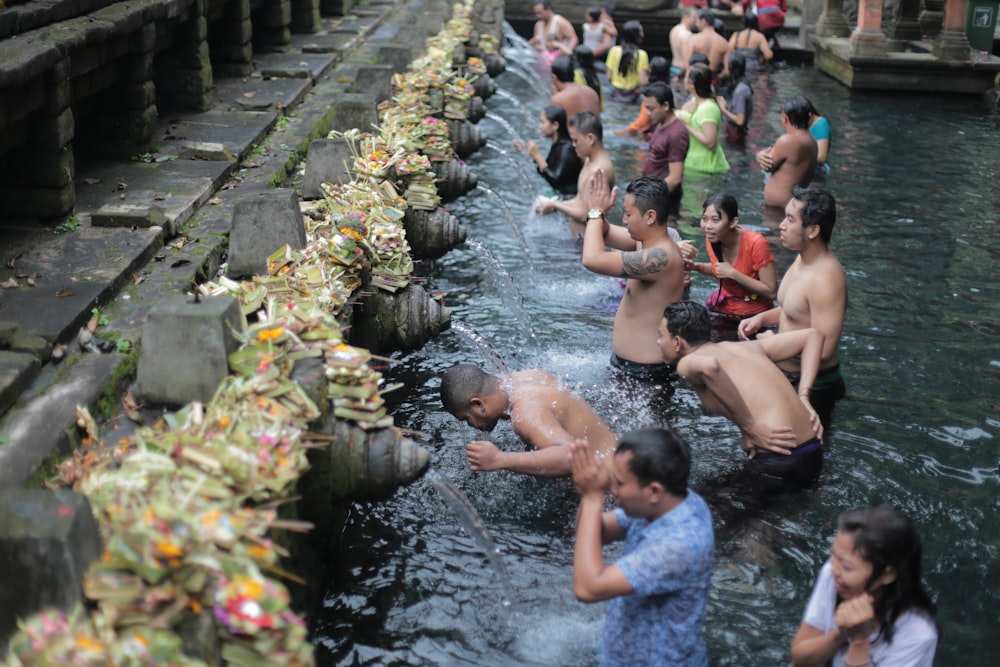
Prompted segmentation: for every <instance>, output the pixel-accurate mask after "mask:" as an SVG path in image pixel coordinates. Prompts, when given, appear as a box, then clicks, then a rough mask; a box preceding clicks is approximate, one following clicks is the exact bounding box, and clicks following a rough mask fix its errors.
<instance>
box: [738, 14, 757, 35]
mask: <svg viewBox="0 0 1000 667" xmlns="http://www.w3.org/2000/svg"><path fill="white" fill-rule="evenodd" d="M740 27H741V28H743V30H747V29H750V30H757V31H759V30H760V21H758V20H757V15H756V14H754V13H753V12H747V13H746V14H744V15H743V18H742V19H740Z"/></svg>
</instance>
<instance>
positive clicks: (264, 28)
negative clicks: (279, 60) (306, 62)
mask: <svg viewBox="0 0 1000 667" xmlns="http://www.w3.org/2000/svg"><path fill="white" fill-rule="evenodd" d="M251 16H252V19H253V46H254V49H256V50H257V51H260V52H262V53H284V52H286V51H288V47H289V45H290V44H291V43H292V30H291V25H292V3H291V0H262V2H261V4H260V6H259V7H258V8H257V10H256V11H254V12H253V13H252V15H251Z"/></svg>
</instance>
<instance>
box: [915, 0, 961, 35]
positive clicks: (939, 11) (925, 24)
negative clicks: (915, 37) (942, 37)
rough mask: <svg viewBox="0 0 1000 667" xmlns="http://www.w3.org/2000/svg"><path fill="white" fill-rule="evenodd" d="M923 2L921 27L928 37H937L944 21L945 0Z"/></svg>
mask: <svg viewBox="0 0 1000 667" xmlns="http://www.w3.org/2000/svg"><path fill="white" fill-rule="evenodd" d="M923 3H924V9H923V11H921V12H920V16H919V17H918V20H919V21H920V27H921V29H922V30H923V34H925V35H927V36H928V37H937V36H938V34H939V33H940V32H941V23H942V22H943V21H944V0H923ZM962 20H963V21H964V20H965V19H964V18H963V19H962Z"/></svg>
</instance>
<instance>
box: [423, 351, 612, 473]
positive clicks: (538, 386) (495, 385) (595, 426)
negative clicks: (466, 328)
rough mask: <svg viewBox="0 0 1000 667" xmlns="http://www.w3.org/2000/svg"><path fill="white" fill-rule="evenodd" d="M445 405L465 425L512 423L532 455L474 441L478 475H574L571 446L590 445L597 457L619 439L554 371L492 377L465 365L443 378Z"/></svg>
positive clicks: (469, 451) (470, 452)
mask: <svg viewBox="0 0 1000 667" xmlns="http://www.w3.org/2000/svg"><path fill="white" fill-rule="evenodd" d="M441 402H442V403H443V404H444V409H445V410H447V411H448V412H449V413H450V414H451V415H452V416H453V417H455V418H456V419H458V420H459V421H463V422H465V423H466V424H468V425H469V426H472V427H473V428H477V429H479V430H481V431H487V432H490V431H492V430H493V429H494V428H495V427H496V425H497V423H498V422H499V421H500V420H501V419H509V420H510V422H511V425H512V426H513V427H514V433H516V434H517V436H518V437H519V438H520V439H521V440H522V441H524V442H525V443H526V444H527V445H528V446H529V447H531V448H532V449H531V451H526V452H507V451H501V450H500V449H499V448H498V447H497V446H496V445H495V444H493V443H492V442H490V441H488V440H473V441H472V442H470V443H468V444H467V445H466V446H465V456H466V459H468V461H469V465H470V466H471V467H472V470H473V471H475V472H486V471H493V470H510V471H513V472H519V473H524V474H526V475H535V476H539V477H558V476H565V475H569V473H570V463H569V456H568V451H569V450H568V449H567V447H568V445H569V444H570V443H571V442H573V441H576V440H580V441H584V442H586V443H587V444H588V446H589V447H590V450H591V452H592V453H601V454H607V453H609V452H611V451H613V450H614V447H615V436H614V434H613V433H612V432H611V429H610V428H608V425H607V424H606V423H605V422H604V420H603V419H601V418H600V416H598V414H597V413H596V412H594V409H593V408H591V407H590V404H588V403H587V402H586V401H585V400H583V399H582V398H581V397H580V396H578V395H577V394H575V393H574V392H573V391H572V390H571V389H570V388H569V387H567V386H566V385H564V384H563V383H562V382H561V381H560V380H559V379H558V378H556V377H555V376H554V375H552V374H551V373H547V372H545V371H541V370H525V371H518V372H516V373H511V374H510V375H504V376H497V375H490V374H488V373H486V372H485V371H483V370H482V369H480V368H478V367H476V366H473V365H471V364H459V365H457V366H453V367H452V368H449V369H448V370H447V371H445V373H444V375H443V376H442V378H441Z"/></svg>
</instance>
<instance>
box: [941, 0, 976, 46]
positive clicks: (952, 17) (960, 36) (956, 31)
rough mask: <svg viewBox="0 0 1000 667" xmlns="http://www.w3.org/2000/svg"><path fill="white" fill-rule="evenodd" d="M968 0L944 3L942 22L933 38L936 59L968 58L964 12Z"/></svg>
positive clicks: (951, 0) (966, 8)
mask: <svg viewBox="0 0 1000 667" xmlns="http://www.w3.org/2000/svg"><path fill="white" fill-rule="evenodd" d="M968 9H969V3H968V0H947V2H945V3H944V24H943V29H942V30H941V34H940V35H938V37H937V39H936V40H934V50H933V53H934V57H935V58H937V59H938V60H969V57H970V50H971V48H972V47H970V46H969V40H968V38H967V37H966V36H965V14H966V12H967V11H968Z"/></svg>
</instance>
